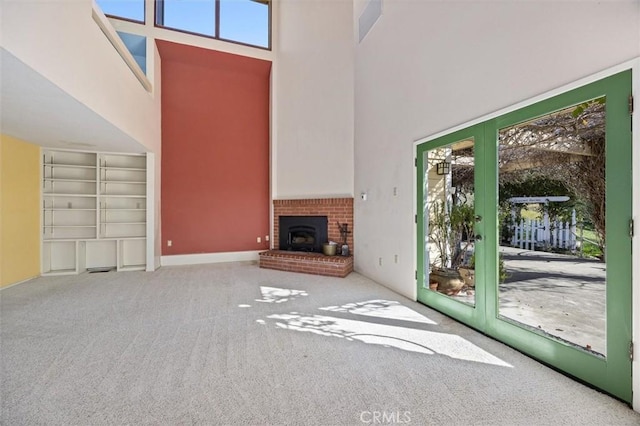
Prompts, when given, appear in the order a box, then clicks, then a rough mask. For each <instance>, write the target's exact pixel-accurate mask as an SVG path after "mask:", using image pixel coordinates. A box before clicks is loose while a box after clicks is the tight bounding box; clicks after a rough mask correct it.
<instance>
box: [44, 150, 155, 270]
mask: <svg viewBox="0 0 640 426" xmlns="http://www.w3.org/2000/svg"><path fill="white" fill-rule="evenodd" d="M146 185H147V172H146V156H145V155H142V154H116V153H96V152H84V151H82V152H81V151H64V150H54V149H43V155H42V247H43V256H42V273H43V274H63V273H79V272H82V271H84V270H86V269H90V268H111V267H112V268H114V269H116V268H117V269H118V270H139V269H145V267H146V264H145V263H146V262H145V259H146V223H147V200H146Z"/></svg>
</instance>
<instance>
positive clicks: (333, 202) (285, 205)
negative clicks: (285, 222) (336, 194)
mask: <svg viewBox="0 0 640 426" xmlns="http://www.w3.org/2000/svg"><path fill="white" fill-rule="evenodd" d="M280 216H327V220H328V236H329V240H330V241H336V242H338V243H342V238H341V237H340V229H339V228H338V222H339V223H346V224H348V226H349V231H350V233H349V236H348V237H347V244H348V245H349V250H350V251H351V253H352V254H353V198H315V199H305V200H273V248H274V250H278V249H279V248H280V247H279V243H280V242H279V238H278V235H279V232H280V225H279V218H280Z"/></svg>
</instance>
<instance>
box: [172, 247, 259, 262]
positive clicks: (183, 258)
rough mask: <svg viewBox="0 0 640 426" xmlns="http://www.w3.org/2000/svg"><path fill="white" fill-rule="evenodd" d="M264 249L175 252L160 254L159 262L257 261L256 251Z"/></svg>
mask: <svg viewBox="0 0 640 426" xmlns="http://www.w3.org/2000/svg"><path fill="white" fill-rule="evenodd" d="M263 251H264V250H253V251H234V252H227V253H198V254H175V255H171V256H162V257H161V258H160V264H161V265H162V266H177V265H198V264H201V263H223V262H245V261H257V260H258V253H262V252H263Z"/></svg>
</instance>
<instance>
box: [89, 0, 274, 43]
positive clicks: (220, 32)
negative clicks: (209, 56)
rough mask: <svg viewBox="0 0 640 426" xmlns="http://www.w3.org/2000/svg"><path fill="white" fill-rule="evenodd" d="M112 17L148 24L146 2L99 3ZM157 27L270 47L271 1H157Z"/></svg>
mask: <svg viewBox="0 0 640 426" xmlns="http://www.w3.org/2000/svg"><path fill="white" fill-rule="evenodd" d="M97 3H98V5H99V6H100V8H101V9H102V11H103V12H104V14H105V15H107V16H109V17H111V18H118V19H126V20H129V21H134V22H141V23H144V22H145V1H144V0H97ZM155 25H156V26H158V27H161V28H167V29H171V30H176V31H183V32H187V33H190V34H196V35H200V36H204V37H211V38H215V39H218V40H224V41H230V42H233V43H240V44H245V45H248V46H254V47H260V48H264V49H270V48H271V0H156V1H155Z"/></svg>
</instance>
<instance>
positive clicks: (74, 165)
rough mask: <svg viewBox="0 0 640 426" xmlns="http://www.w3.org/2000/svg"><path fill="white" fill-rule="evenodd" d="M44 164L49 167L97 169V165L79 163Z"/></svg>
mask: <svg viewBox="0 0 640 426" xmlns="http://www.w3.org/2000/svg"><path fill="white" fill-rule="evenodd" d="M42 165H43V166H47V167H60V168H62V167H68V168H73V169H94V170H95V169H96V166H80V165H78V164H64V163H43V164H42Z"/></svg>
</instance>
